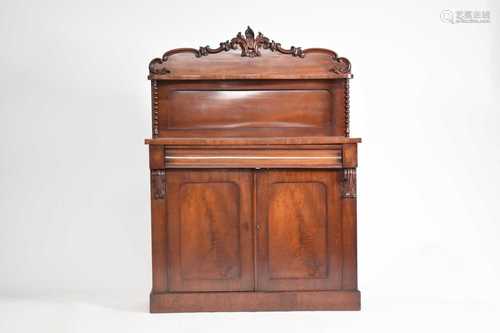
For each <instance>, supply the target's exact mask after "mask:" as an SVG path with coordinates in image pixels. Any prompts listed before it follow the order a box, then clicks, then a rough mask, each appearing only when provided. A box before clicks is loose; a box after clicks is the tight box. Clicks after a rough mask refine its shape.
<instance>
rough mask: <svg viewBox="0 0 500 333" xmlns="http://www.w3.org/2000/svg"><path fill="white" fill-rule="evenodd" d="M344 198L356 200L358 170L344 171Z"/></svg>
mask: <svg viewBox="0 0 500 333" xmlns="http://www.w3.org/2000/svg"><path fill="white" fill-rule="evenodd" d="M342 198H356V169H344V172H343V179H342Z"/></svg>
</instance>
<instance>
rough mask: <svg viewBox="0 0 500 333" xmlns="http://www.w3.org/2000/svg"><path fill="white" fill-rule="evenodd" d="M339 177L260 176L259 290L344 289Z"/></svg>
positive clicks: (301, 173)
mask: <svg viewBox="0 0 500 333" xmlns="http://www.w3.org/2000/svg"><path fill="white" fill-rule="evenodd" d="M339 181H340V175H339V172H338V171H323V170H317V171H310V170H307V171H306V170H300V171H289V170H276V171H259V172H258V175H257V210H256V211H257V226H258V234H257V265H258V268H257V276H258V281H257V289H258V290H328V289H340V287H341V267H342V253H341V224H340V223H341V210H340V209H341V207H340V188H339Z"/></svg>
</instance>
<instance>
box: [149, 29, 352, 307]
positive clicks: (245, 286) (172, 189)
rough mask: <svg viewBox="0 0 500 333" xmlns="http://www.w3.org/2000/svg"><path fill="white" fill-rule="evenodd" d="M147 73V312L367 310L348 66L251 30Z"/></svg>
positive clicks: (168, 57) (172, 56)
mask: <svg viewBox="0 0 500 333" xmlns="http://www.w3.org/2000/svg"><path fill="white" fill-rule="evenodd" d="M149 71H150V73H149V79H150V80H151V87H152V122H153V135H152V136H153V137H152V139H147V140H146V144H148V145H149V163H150V172H151V210H152V252H153V256H152V262H153V288H152V291H151V295H150V311H151V312H195V311H260V310H359V309H360V293H359V291H358V288H357V264H356V167H357V144H358V143H360V142H361V140H360V139H355V138H350V137H349V79H350V78H351V77H352V76H351V66H350V63H349V61H348V60H347V59H346V58H342V57H338V56H337V54H336V53H335V52H333V51H330V50H327V49H321V48H310V49H301V48H299V47H291V48H290V49H287V48H284V47H282V46H281V44H279V43H277V42H275V41H272V40H270V39H268V38H267V37H265V36H264V35H263V34H262V33H259V34H257V35H255V34H254V32H253V31H252V29H250V27H249V28H247V29H246V31H245V33H244V34H242V33H238V34H237V35H236V37H234V38H232V39H231V40H228V41H226V42H223V43H220V46H219V47H217V48H210V47H209V46H205V47H200V48H199V49H191V48H181V49H175V50H171V51H168V52H166V53H165V54H164V55H163V57H162V58H161V59H160V58H157V59H153V60H152V61H151V63H150V65H149Z"/></svg>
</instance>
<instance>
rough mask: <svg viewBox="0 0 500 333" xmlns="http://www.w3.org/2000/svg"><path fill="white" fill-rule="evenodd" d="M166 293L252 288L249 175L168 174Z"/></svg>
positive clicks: (211, 172) (210, 172) (239, 172)
mask: <svg viewBox="0 0 500 333" xmlns="http://www.w3.org/2000/svg"><path fill="white" fill-rule="evenodd" d="M166 177H167V206H168V207H167V209H168V221H167V225H168V227H167V234H168V236H167V237H168V241H167V243H168V260H169V262H168V265H167V266H168V270H167V280H168V289H169V290H170V291H230V290H253V289H254V270H253V263H254V261H253V232H252V230H253V215H252V207H253V204H252V200H253V196H252V193H253V175H252V173H251V171H242V170H234V169H233V170H168V171H167V176H166Z"/></svg>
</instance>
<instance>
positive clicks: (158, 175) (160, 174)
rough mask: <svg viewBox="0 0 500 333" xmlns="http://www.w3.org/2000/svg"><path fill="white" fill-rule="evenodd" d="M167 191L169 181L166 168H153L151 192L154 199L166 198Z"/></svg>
mask: <svg viewBox="0 0 500 333" xmlns="http://www.w3.org/2000/svg"><path fill="white" fill-rule="evenodd" d="M166 191H167V181H166V179H165V170H151V193H152V196H153V199H155V200H159V199H163V198H165V193H166Z"/></svg>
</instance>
